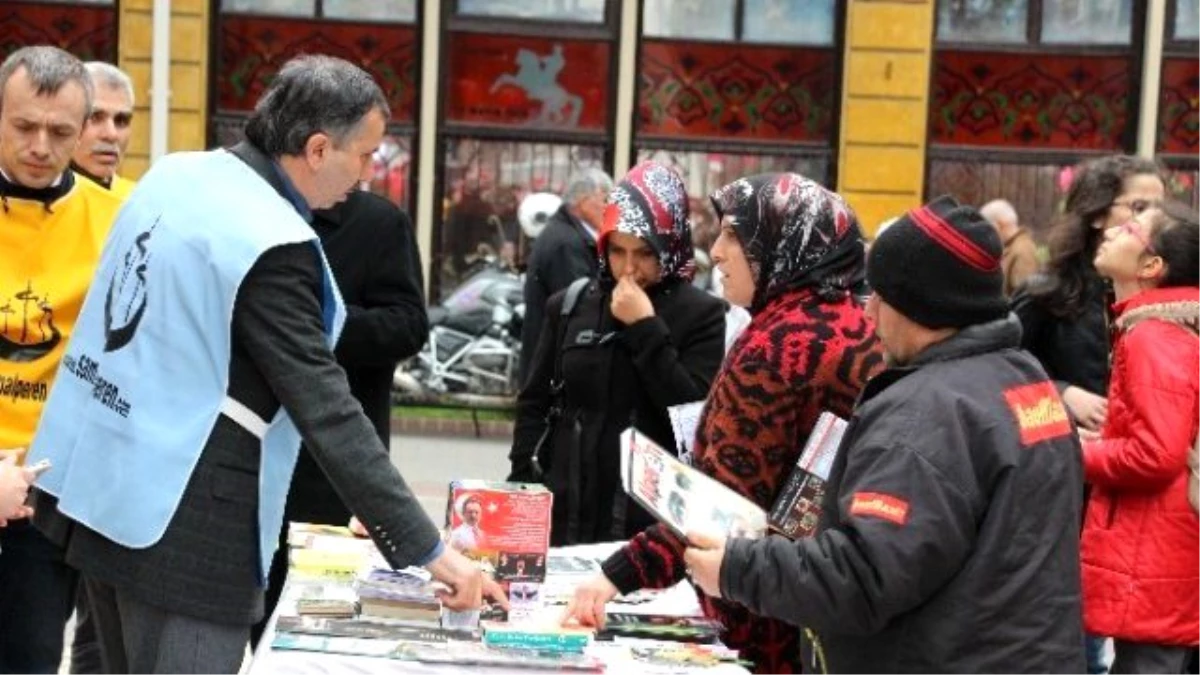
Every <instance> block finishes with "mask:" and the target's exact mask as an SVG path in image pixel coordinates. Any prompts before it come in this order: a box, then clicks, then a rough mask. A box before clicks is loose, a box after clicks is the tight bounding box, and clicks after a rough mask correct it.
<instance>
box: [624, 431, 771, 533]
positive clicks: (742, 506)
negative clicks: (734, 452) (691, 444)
mask: <svg viewBox="0 0 1200 675" xmlns="http://www.w3.org/2000/svg"><path fill="white" fill-rule="evenodd" d="M621 464H622V466H624V467H625V468H626V471H627V475H626V479H625V481H624V486H625V491H626V492H627V493H628V494H629V496H630V497H632V498H633V499H634V501H636V502H637V503H639V504H641V505H642V507H643V508H645V509H646V510H647V511H649V512H650V513H651V514H652V515H654V517H656V518H657V519H658V520H659V521H661V522H662V523H663V524H665V525H666V526H667V527H668V528H670V529H671V531H672V532H674V533H675V534H676V535H677V536H678V537H679V538H681V539H683V538H684V537H685V536H686V533H687V532H688V531H689V530H695V531H698V532H705V533H711V534H718V535H720V534H723V535H725V536H736V537H760V536H762V535H764V534H766V532H767V514H766V512H765V511H763V510H762V509H761V508H759V507H758V505H757V504H755V503H754V502H752V501H750V500H749V499H746V498H745V497H743V496H741V495H739V494H738V493H736V492H734V491H733V490H730V489H729V488H728V487H726V486H724V485H722V484H721V483H720V482H718V481H716V480H714V479H713V478H711V477H710V476H707V475H705V474H704V473H703V472H701V471H699V470H697V469H695V468H693V467H690V466H688V465H686V464H684V463H683V462H680V461H679V460H678V459H676V458H675V457H674V456H673V455H672V454H671V453H669V452H667V451H666V450H664V449H662V448H661V447H660V446H659V445H658V444H657V443H655V442H654V441H652V440H650V439H649V438H648V437H646V436H645V435H644V434H641V433H638V431H637V430H636V429H634V428H632V427H630V428H629V429H626V430H625V431H624V432H623V433H622V434H621Z"/></svg>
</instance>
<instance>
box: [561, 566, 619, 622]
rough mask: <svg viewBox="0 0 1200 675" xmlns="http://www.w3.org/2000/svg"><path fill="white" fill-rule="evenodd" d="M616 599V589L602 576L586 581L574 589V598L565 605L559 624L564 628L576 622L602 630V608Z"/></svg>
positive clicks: (603, 615) (598, 575)
mask: <svg viewBox="0 0 1200 675" xmlns="http://www.w3.org/2000/svg"><path fill="white" fill-rule="evenodd" d="M615 597H617V587H616V586H614V585H613V583H612V582H611V581H609V580H608V577H606V576H604V575H603V574H597V575H596V576H594V577H592V578H591V579H588V580H587V581H586V582H584V583H583V584H582V585H580V586H579V587H578V588H576V589H575V597H573V598H571V602H569V603H567V609H566V611H564V612H563V615H562V618H561V620H560V622H561V623H562V624H563V625H564V626H565V625H568V624H570V623H572V622H577V623H579V624H580V625H582V626H595V627H596V628H604V618H605V613H604V606H605V605H607V604H608V602H609V601H610V600H612V599H613V598H615Z"/></svg>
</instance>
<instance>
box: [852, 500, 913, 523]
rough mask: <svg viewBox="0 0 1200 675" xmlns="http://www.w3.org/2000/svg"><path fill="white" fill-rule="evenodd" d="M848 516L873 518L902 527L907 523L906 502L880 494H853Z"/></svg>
mask: <svg viewBox="0 0 1200 675" xmlns="http://www.w3.org/2000/svg"><path fill="white" fill-rule="evenodd" d="M850 515H852V516H875V517H876V518H882V519H884V520H890V521H891V522H893V523H895V524H897V525H903V524H904V523H906V522H908V502H907V501H905V500H903V499H900V498H899V497H893V496H892V495H888V494H884V493H882V492H855V493H854V499H853V500H851V502H850Z"/></svg>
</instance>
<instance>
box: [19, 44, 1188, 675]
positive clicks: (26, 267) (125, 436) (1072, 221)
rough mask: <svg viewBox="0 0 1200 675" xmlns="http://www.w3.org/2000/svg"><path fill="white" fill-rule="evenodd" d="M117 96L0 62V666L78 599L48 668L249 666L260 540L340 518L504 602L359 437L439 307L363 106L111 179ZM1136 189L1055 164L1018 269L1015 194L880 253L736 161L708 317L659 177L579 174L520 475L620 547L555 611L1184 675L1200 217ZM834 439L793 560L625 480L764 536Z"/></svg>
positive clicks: (966, 668)
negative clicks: (668, 478) (659, 476)
mask: <svg viewBox="0 0 1200 675" xmlns="http://www.w3.org/2000/svg"><path fill="white" fill-rule="evenodd" d="M133 103H134V92H133V88H132V85H131V83H130V81H129V79H128V77H127V76H125V75H124V74H123V73H121V71H119V70H118V69H116V68H114V67H112V66H111V65H107V64H83V63H81V62H79V61H78V60H77V59H75V58H74V57H72V56H70V55H69V54H67V53H66V52H63V51H61V50H58V49H56V48H53V47H26V48H22V49H19V50H17V51H16V52H15V53H13V54H12V55H11V56H10V57H9V58H8V59H7V60H5V61H4V62H3V64H2V65H0V201H2V203H3V209H2V211H0V261H2V263H3V264H0V294H3V295H4V296H5V299H6V300H8V304H6V305H5V306H4V307H5V309H6V312H5V315H4V328H3V332H2V333H0V349H2V351H0V387H3V389H2V393H3V400H4V403H3V405H0V448H10V449H11V450H7V451H4V455H3V457H0V672H55V671H57V669H58V666H59V663H60V661H61V659H62V655H63V650H64V645H63V627H64V625H65V623H66V622H67V620H68V618H69V617H70V615H71V614H72V613H75V615H76V616H77V623H78V625H77V629H76V632H75V637H74V642H75V644H74V645H72V646H71V662H72V670H73V672H200V671H203V672H237V670H238V668H239V666H240V664H241V661H242V658H243V655H244V651H245V648H246V645H247V643H248V642H255V641H257V640H258V638H259V637H260V636H261V634H262V629H263V621H264V620H265V618H266V617H268V616H269V615H270V614H271V612H272V609H273V607H274V605H275V603H276V602H277V601H278V594H279V590H280V588H281V587H282V584H283V579H284V573H285V571H286V560H285V558H284V556H283V554H282V553H281V552H280V551H282V550H285V549H286V545H285V544H286V542H285V541H284V540H283V539H281V530H282V524H283V523H284V522H285V519H286V520H305V521H312V522H325V523H333V524H345V523H346V522H347V521H349V520H350V518H351V515H352V514H353V516H354V517H355V518H356V519H357V521H358V522H359V523H360V524H361V527H362V529H363V530H364V531H365V533H366V534H367V535H368V536H370V537H371V538H372V539H373V540H374V542H375V544H376V545H377V546H378V548H379V550H380V552H381V553H382V554H383V556H384V557H385V558H386V560H387V561H388V562H389V563H390V564H392V565H393V566H396V567H404V566H408V565H422V566H425V567H427V568H428V569H429V571H430V572H431V573H432V575H433V576H434V577H435V578H437V579H439V580H441V581H443V582H445V583H446V585H447V586H448V587H449V589H450V591H449V592H448V593H447V594H446V595H445V596H444V597H443V602H444V604H445V605H446V606H447V607H449V608H451V609H467V608H475V607H478V606H480V604H481V603H482V601H483V600H484V598H485V597H486V598H492V599H493V600H495V601H497V602H499V603H500V604H501V605H504V604H505V603H506V599H505V596H504V591H503V589H502V588H501V587H500V586H499V585H497V584H496V583H495V582H494V581H493V580H492V579H491V578H490V577H489V576H488V575H486V574H485V573H483V572H482V571H481V570H480V569H479V568H478V567H477V566H476V565H475V564H474V563H472V562H471V561H469V560H468V559H467V558H465V557H464V556H463V555H462V554H461V553H460V551H459V549H460V548H462V546H461V543H462V541H465V540H466V539H468V538H470V537H473V536H475V529H474V528H475V526H476V524H477V522H478V519H479V515H480V508H479V505H478V504H475V505H474V507H475V508H474V510H473V511H470V510H469V511H468V512H469V513H470V514H471V515H470V517H468V518H466V520H465V521H464V525H463V526H461V527H460V528H459V530H458V531H456V532H454V533H452V534H451V535H450V538H449V539H446V540H444V539H443V535H442V534H441V533H440V532H439V530H438V528H437V527H436V525H435V524H434V523H433V522H431V521H430V519H429V517H428V516H427V515H426V514H425V512H424V510H423V509H422V508H421V506H420V504H419V503H418V501H417V500H416V498H415V497H414V496H413V494H412V492H411V490H410V489H409V488H408V486H407V485H406V484H405V482H404V480H403V478H402V477H401V476H400V475H399V473H398V472H397V471H396V469H395V468H394V467H393V465H392V463H391V461H390V459H389V455H388V452H387V442H388V412H389V386H390V380H391V371H392V370H393V369H394V367H395V365H396V363H397V362H398V361H399V360H401V359H403V358H406V357H408V356H410V355H412V354H413V353H415V352H416V351H417V350H419V349H420V348H421V346H422V344H423V343H424V340H425V339H426V333H427V331H428V318H427V316H426V313H425V303H424V297H423V295H422V288H423V280H422V278H421V272H420V269H421V268H420V262H419V256H418V255H417V251H416V244H415V240H414V236H413V231H412V229H413V228H412V225H411V223H410V222H409V220H408V218H407V216H406V215H405V214H404V213H403V212H402V211H400V210H399V209H398V208H397V207H396V206H394V205H393V204H391V203H390V202H389V201H387V200H386V199H384V198H381V197H378V196H375V195H372V194H370V193H368V192H364V191H361V190H359V189H358V186H360V185H361V184H362V183H364V182H366V181H369V180H370V178H371V171H372V162H371V160H372V156H373V153H374V152H375V150H376V148H377V147H378V146H379V144H380V142H381V140H382V139H383V137H384V132H385V128H386V121H387V119H388V105H387V99H386V97H385V96H384V95H383V93H382V91H381V90H380V89H379V87H378V85H377V84H376V83H375V82H374V81H373V80H372V79H371V78H370V76H368V75H367V74H366V73H365V72H363V71H362V70H361V69H359V68H358V67H356V66H354V65H352V64H350V63H347V62H345V61H342V60H340V59H336V58H331V57H324V56H305V57H300V58H297V59H294V60H292V61H290V62H289V63H288V64H286V65H285V66H284V67H283V68H282V70H281V71H280V72H279V74H278V75H277V76H276V77H275V78H274V79H273V80H272V82H271V84H270V86H269V87H268V88H267V90H266V91H265V92H264V94H263V96H262V98H261V99H260V101H259V102H258V105H257V106H256V108H255V111H254V113H253V115H252V116H251V118H250V119H249V122H248V124H247V127H246V130H245V140H244V141H243V142H241V143H239V144H238V145H236V146H234V147H232V148H229V149H222V150H213V151H209V152H195V153H177V154H174V155H169V156H167V157H164V158H161V159H160V160H158V161H157V162H156V163H155V165H154V166H153V167H152V169H151V170H150V171H149V172H148V173H147V174H146V176H144V177H143V179H142V180H141V181H140V182H139V184H138V186H137V187H136V189H133V187H132V183H131V182H130V181H127V180H125V179H124V178H122V177H121V176H119V175H118V174H117V169H118V168H119V166H120V160H121V157H122V155H123V153H124V151H125V148H126V147H127V145H128V143H129V134H130V124H131V123H132V121H133V119H132V117H133V109H134V108H133ZM1164 193H1165V187H1164V183H1163V180H1162V177H1161V173H1160V169H1159V167H1158V166H1157V165H1156V164H1155V163H1153V162H1151V161H1149V160H1145V159H1139V158H1133V157H1125V156H1113V157H1105V158H1100V159H1095V160H1092V161H1089V162H1087V163H1085V164H1083V165H1082V166H1081V167H1080V168H1079V169H1078V170H1077V171H1076V172H1075V173H1074V180H1073V183H1072V185H1071V186H1070V189H1069V191H1068V194H1067V198H1066V202H1065V208H1064V211H1063V213H1062V214H1061V215H1060V216H1059V218H1058V220H1057V221H1056V222H1055V223H1054V224H1053V225H1052V227H1051V228H1050V229H1049V236H1048V242H1047V249H1048V256H1046V260H1045V262H1044V263H1043V262H1042V259H1041V255H1040V253H1039V251H1038V247H1037V245H1036V243H1035V242H1034V240H1033V238H1032V236H1031V235H1030V233H1029V231H1028V230H1027V229H1025V228H1023V227H1021V225H1020V223H1019V219H1018V217H1017V213H1016V210H1015V209H1014V207H1013V206H1012V204H1011V203H1009V202H1007V201H1003V200H997V201H994V202H991V203H988V204H986V205H982V206H981V207H980V208H978V209H977V208H975V207H973V206H971V205H964V204H960V203H959V202H957V201H956V200H955V199H953V198H951V197H941V198H938V199H935V200H933V201H932V202H930V203H929V204H926V205H924V206H921V207H919V208H916V209H913V210H912V211H909V212H907V213H905V214H902V215H900V216H898V217H897V218H895V219H893V221H892V222H891V223H890V224H889V226H888V227H887V228H885V229H881V230H880V231H879V233H878V234H877V236H876V237H875V239H874V240H873V241H872V242H869V245H868V242H867V241H866V239H865V237H864V235H863V231H862V228H861V226H860V224H859V222H858V219H857V217H856V216H855V214H854V212H853V210H852V209H851V207H850V206H849V205H848V204H847V203H846V201H845V200H844V199H843V198H842V197H841V196H839V195H838V194H836V193H835V192H833V191H831V190H829V189H827V188H825V187H823V186H821V185H819V184H817V183H815V182H813V181H812V180H809V179H807V178H805V177H803V176H800V175H797V174H792V173H774V174H765V175H756V176H747V177H744V178H740V179H738V180H735V181H733V182H732V183H730V184H729V185H726V186H724V187H722V188H720V189H718V190H717V191H715V192H714V193H713V194H712V195H711V197H710V202H711V206H712V210H713V212H714V213H715V214H716V216H717V220H716V222H715V223H714V224H713V228H712V229H713V232H711V233H707V234H705V235H704V236H705V237H706V238H707V240H711V248H710V249H709V250H708V251H707V254H708V255H709V256H710V257H711V260H712V263H713V265H714V268H715V276H716V277H718V279H719V283H718V286H719V288H720V291H719V295H717V294H714V293H710V292H706V291H705V290H702V289H700V288H697V287H696V286H695V285H694V284H693V283H691V281H692V278H693V275H694V274H695V269H696V253H695V245H694V244H695V237H694V235H693V231H692V213H691V211H692V202H691V200H690V199H689V196H688V194H687V191H686V187H685V185H684V182H683V180H682V179H681V178H680V176H679V175H678V174H677V173H676V172H675V171H674V170H672V169H671V168H670V167H668V166H665V165H663V164H659V163H655V162H644V163H642V164H639V165H638V166H636V167H634V168H633V169H631V170H630V171H629V172H628V173H627V174H625V175H624V176H622V177H621V178H620V180H619V181H616V182H614V181H613V180H612V179H611V178H610V177H609V176H608V175H606V174H604V173H603V172H600V171H596V170H589V171H585V172H581V173H580V174H579V175H577V176H575V177H573V178H572V180H571V181H570V182H569V185H568V188H567V193H566V194H565V195H564V202H563V207H562V209H561V210H560V211H559V212H558V213H557V214H556V215H555V216H554V217H553V218H551V219H550V221H549V224H548V225H547V227H546V229H545V230H544V232H543V233H542V234H541V236H540V237H538V239H537V240H536V241H535V242H534V244H533V250H532V254H531V259H530V260H531V262H530V266H529V269H528V270H527V278H526V303H527V305H528V310H527V311H528V315H529V316H530V317H531V319H532V320H530V321H527V323H526V328H525V330H526V334H525V335H524V336H523V337H524V339H523V353H522V359H521V362H522V373H523V375H522V377H523V384H524V386H523V388H522V391H521V393H520V395H519V397H518V401H517V413H516V414H517V419H516V424H515V430H514V438H513V443H512V450H511V454H510V460H511V474H510V476H509V478H510V480H514V481H523V482H536V483H543V484H545V485H546V486H547V487H548V488H549V489H550V490H551V491H552V492H553V494H554V505H553V514H552V529H551V538H552V543H553V544H554V545H571V544H583V543H592V542H602V541H622V542H626V543H625V545H624V546H623V547H622V548H621V549H620V550H618V551H617V552H616V553H614V554H613V555H612V556H611V557H610V558H609V559H608V560H606V561H605V562H604V563H603V565H602V572H601V573H600V574H598V575H597V576H596V577H595V578H593V579H590V580H588V581H587V582H585V583H584V584H582V585H581V586H580V587H579V589H578V590H577V592H576V594H575V597H574V598H573V600H572V601H571V603H570V605H569V606H568V607H567V609H566V611H565V613H564V616H563V620H564V621H565V622H568V623H570V622H578V623H582V624H585V625H603V623H604V621H605V610H606V606H607V605H608V603H609V602H611V601H612V600H613V599H614V598H616V597H617V596H618V595H619V594H622V593H630V592H632V591H634V590H637V589H640V588H664V587H667V586H671V585H674V584H676V583H678V582H680V581H683V580H685V579H690V580H691V583H692V585H693V586H694V587H695V588H696V591H697V593H698V595H699V600H700V604H701V607H702V608H703V610H704V612H705V614H706V615H708V616H711V617H713V618H716V619H718V620H720V622H721V624H722V625H723V626H724V632H723V635H722V639H723V641H724V642H725V643H726V644H727V645H728V646H730V647H732V648H735V649H738V650H739V651H740V653H741V654H742V656H743V658H745V659H747V660H748V661H749V662H750V663H751V664H752V667H753V669H754V670H755V671H756V672H806V671H814V672H842V671H861V670H870V671H872V672H934V671H937V672H946V671H953V672H993V671H1004V672H1026V671H1042V672H1082V671H1084V670H1089V671H1092V672H1100V671H1102V670H1103V669H1105V668H1111V671H1112V672H1122V673H1138V672H1186V670H1187V669H1188V668H1189V667H1190V668H1194V667H1195V666H1194V663H1195V654H1196V646H1197V643H1198V642H1200V640H1198V633H1200V608H1198V605H1200V573H1198V568H1200V560H1198V549H1200V538H1198V535H1200V521H1198V520H1197V511H1196V503H1197V501H1198V499H1197V496H1196V495H1195V494H1194V482H1193V481H1191V480H1190V478H1192V477H1193V476H1194V475H1195V468H1194V467H1195V465H1196V458H1195V454H1196V448H1197V430H1198V420H1200V373H1198V371H1197V368H1198V365H1200V269H1198V268H1200V262H1198V255H1200V240H1198V230H1200V224H1198V223H1197V215H1196V211H1195V210H1194V209H1192V208H1191V207H1188V206H1185V205H1183V204H1180V203H1176V202H1172V201H1170V200H1168V199H1166V197H1165V194H1164ZM864 298H866V299H865V301H864ZM14 305H15V308H14ZM738 312H742V313H744V314H745V315H746V316H748V317H749V318H748V320H747V321H745V325H744V326H743V325H741V324H740V323H739V322H736V321H735V320H734V319H733V318H732V317H734V316H735V315H736V313H738ZM734 325H737V326H738V328H737V330H731V326H734ZM695 402H703V412H702V413H701V415H700V420H699V424H698V426H697V430H696V434H695V438H694V439H679V438H675V430H674V428H673V425H672V423H671V420H670V415H669V412H668V409H669V408H671V407H672V406H677V405H682V404H689V403H695ZM823 412H831V413H834V414H836V415H838V416H840V417H842V418H844V419H846V420H847V421H848V426H847V429H846V432H845V437H844V439H843V441H842V443H841V447H840V449H839V451H838V454H837V457H836V459H835V461H834V464H833V468H832V472H831V474H830V477H829V480H828V486H827V490H826V492H825V496H824V502H823V503H822V504H820V505H819V506H820V514H821V515H820V522H819V525H818V527H817V530H816V533H815V534H813V535H812V536H807V537H802V538H798V539H796V540H791V539H788V538H785V537H783V536H780V535H777V534H772V535H768V536H764V537H762V538H757V539H751V538H737V537H734V538H726V537H724V536H722V535H720V534H718V533H714V532H702V531H697V532H689V533H686V536H685V537H680V536H678V535H677V534H675V533H673V532H672V531H671V530H669V529H667V528H666V527H665V526H663V525H661V524H656V523H655V521H654V519H653V518H652V517H651V516H650V514H649V513H647V512H646V511H644V510H643V509H642V508H641V507H640V506H639V505H638V504H637V503H636V502H634V501H632V500H631V499H630V498H628V497H627V496H626V495H625V494H624V491H623V490H622V488H621V480H620V475H619V471H620V457H619V455H620V447H619V445H620V442H619V436H620V434H621V432H622V431H623V430H625V429H627V428H629V427H636V428H637V429H638V430H639V431H640V432H641V433H643V434H644V435H645V436H647V437H648V438H650V439H652V440H654V441H655V442H657V443H658V444H659V445H661V446H662V447H664V448H668V449H672V450H676V449H678V448H679V447H680V445H681V444H684V445H687V446H688V447H689V448H690V449H691V451H690V453H689V454H688V455H687V456H686V457H685V458H684V459H685V460H686V461H688V462H690V463H691V464H692V465H693V466H695V467H696V468H697V469H698V470H699V471H701V472H703V473H705V474H707V475H709V476H711V477H713V478H714V479H716V480H717V481H719V482H720V483H722V484H723V485H725V486H726V487H728V488H729V489H731V490H733V491H735V492H737V493H739V494H741V495H742V496H744V497H746V498H747V499H749V500H750V501H752V502H754V503H756V504H758V505H759V506H760V507H762V508H764V509H769V508H770V507H771V505H772V504H773V503H774V501H775V500H776V498H777V497H778V495H779V492H780V490H781V488H782V486H783V482H784V481H785V479H786V478H787V477H788V476H789V475H790V473H791V471H792V468H793V467H794V466H795V464H796V461H797V458H798V456H799V453H800V451H801V449H802V448H803V447H804V446H805V444H806V442H807V441H808V437H809V434H810V433H811V431H812V429H813V427H814V425H815V423H816V421H817V418H818V417H819V416H820V415H821V413H823ZM1189 467H1190V468H1189ZM1189 490H1191V492H1189ZM465 506H467V507H468V509H469V508H470V506H471V505H469V504H468V505H465ZM1106 640H1112V643H1113V651H1114V653H1115V658H1114V659H1113V660H1112V662H1111V664H1106V663H1104V662H1103V659H1102V658H1101V656H1102V649H1101V647H1102V646H1103V644H1104V642H1105V641H1106Z"/></svg>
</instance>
